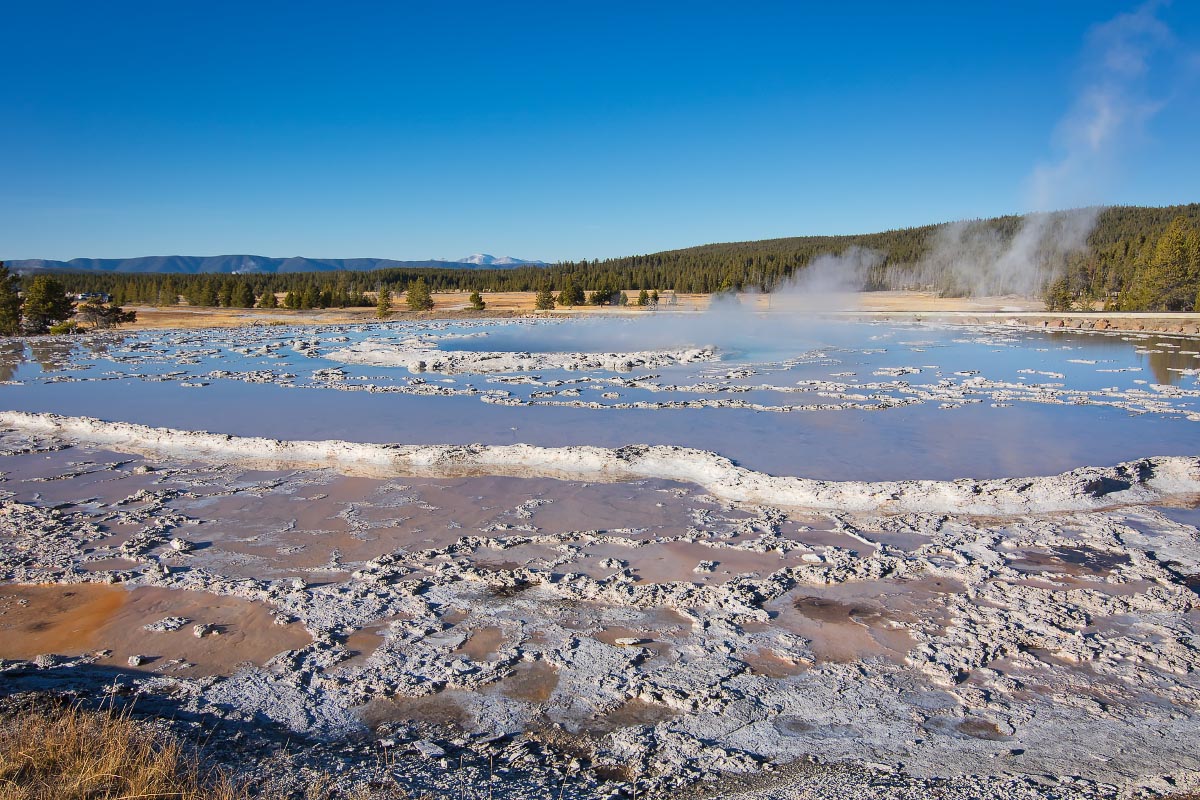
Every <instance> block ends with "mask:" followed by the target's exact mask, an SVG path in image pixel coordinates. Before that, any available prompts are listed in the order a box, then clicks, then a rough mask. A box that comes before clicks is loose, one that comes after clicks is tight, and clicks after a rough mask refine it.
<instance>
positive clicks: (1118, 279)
mask: <svg viewBox="0 0 1200 800" xmlns="http://www.w3.org/2000/svg"><path fill="white" fill-rule="evenodd" d="M1177 218H1179V219H1182V220H1183V221H1182V222H1181V223H1179V225H1180V226H1189V225H1190V226H1191V227H1192V228H1195V227H1196V226H1197V225H1200V204H1192V205H1186V206H1171V207H1164V208H1146V207H1135V206H1114V207H1111V208H1107V209H1105V210H1103V211H1102V212H1101V213H1100V214H1099V216H1098V218H1097V223H1096V226H1095V228H1094V229H1093V230H1092V232H1091V235H1090V237H1089V239H1088V245H1087V247H1086V248H1085V249H1084V250H1082V251H1079V252H1074V253H1069V254H1060V255H1056V257H1055V258H1056V261H1055V263H1051V264H1049V265H1047V287H1046V288H1047V290H1049V288H1050V284H1052V283H1053V280H1052V278H1053V277H1054V276H1056V275H1057V276H1063V277H1064V279H1065V281H1066V283H1065V284H1063V285H1061V286H1058V287H1057V289H1058V291H1057V295H1056V299H1058V300H1060V301H1061V300H1063V299H1064V298H1069V300H1067V302H1068V303H1069V302H1076V303H1081V302H1089V301H1094V300H1104V301H1106V302H1108V303H1110V304H1111V305H1113V306H1119V307H1120V308H1124V309H1127V310H1136V309H1141V308H1146V309H1167V308H1171V309H1175V308H1182V307H1184V306H1187V307H1188V308H1190V307H1191V305H1194V303H1195V292H1194V291H1192V299H1191V304H1189V302H1188V301H1187V300H1186V297H1185V296H1186V295H1187V293H1188V289H1187V287H1188V286H1190V285H1191V284H1190V283H1189V281H1190V280H1191V278H1190V277H1189V275H1191V274H1192V273H1191V272H1189V270H1190V269H1191V267H1183V266H1179V264H1185V263H1189V262H1187V258H1190V256H1188V255H1186V254H1187V253H1188V252H1190V251H1189V250H1188V247H1191V245H1189V244H1187V243H1186V242H1183V243H1180V240H1179V237H1180V235H1181V234H1178V233H1177V234H1172V236H1173V237H1174V239H1175V240H1176V241H1175V243H1174V244H1172V243H1168V244H1166V245H1164V246H1163V249H1162V253H1157V252H1155V251H1156V250H1157V249H1158V243H1159V240H1160V238H1161V237H1163V235H1164V234H1165V233H1166V232H1167V229H1168V226H1171V225H1172V224H1173V221H1174V220H1176V219H1177ZM1021 223H1022V218H1021V217H1019V216H1007V217H998V218H995V219H989V220H979V221H976V222H974V223H973V225H977V226H981V227H982V228H983V229H985V230H989V231H992V232H994V233H995V234H996V235H997V236H998V237H1001V238H1005V237H1007V238H1011V237H1012V236H1014V235H1015V234H1016V232H1017V230H1018V229H1019V228H1020V226H1021ZM945 227H946V226H945V225H944V224H942V225H926V226H922V227H916V228H903V229H898V230H892V231H885V232H883V233H873V234H863V235H854V236H802V237H792V238H785V239H768V240H762V241H753V242H733V243H728V244H709V245H702V246H699V247H690V248H686V249H682V250H669V251H665V252H661V253H653V254H649V255H638V256H629V257H626V258H615V259H607V260H604V261H575V262H564V263H560V264H556V265H554V266H552V267H547V268H542V267H521V268H518V269H507V270H472V269H416V268H413V269H381V270H374V271H372V272H351V271H344V272H304V273H276V274H252V275H213V274H200V275H179V274H171V275H163V274H121V273H62V274H60V275H59V276H58V277H59V279H60V280H61V281H62V282H63V283H64V284H65V285H66V287H67V288H68V290H70V291H72V292H105V293H108V294H111V295H112V296H113V301H114V303H116V304H118V305H120V304H131V303H139V304H149V305H173V304H174V303H177V302H179V299H180V298H186V300H187V302H189V303H190V304H192V305H199V306H217V305H228V306H231V307H249V306H250V305H253V303H252V302H251V300H250V298H251V297H254V298H258V305H259V306H260V307H264V308H266V307H270V306H268V305H264V304H263V303H264V300H265V295H267V294H271V295H280V296H283V297H284V302H283V305H284V306H286V307H288V308H328V307H339V308H343V307H353V306H372V305H375V304H376V303H377V293H378V292H379V291H380V290H381V289H383V288H387V289H388V291H389V292H390V293H391V294H392V295H393V296H397V295H399V294H401V293H405V294H406V297H408V296H410V295H409V293H410V292H411V290H412V289H413V287H414V286H416V285H417V284H418V283H420V284H421V287H420V288H418V289H417V293H416V295H415V297H416V299H418V300H420V302H419V303H418V304H417V306H416V307H414V306H413V305H412V303H411V302H409V307H410V308H413V309H414V310H422V309H425V308H429V307H431V303H432V299H431V298H427V293H436V292H445V291H470V292H510V291H511V292H536V291H539V290H541V289H543V288H548V289H549V290H550V291H552V292H557V296H556V297H555V298H554V301H555V302H556V304H557V305H559V306H566V307H572V306H577V305H582V304H583V303H585V302H592V303H597V304H600V305H609V304H620V303H621V299H622V298H623V297H624V294H623V292H624V291H625V290H633V291H634V292H638V293H639V295H638V297H639V298H640V292H641V290H646V291H647V292H652V291H658V292H670V293H671V295H672V296H673V295H674V294H675V293H714V292H718V291H722V290H731V291H743V290H756V291H764V292H769V291H771V290H773V289H775V288H777V287H778V286H780V285H781V284H783V283H785V282H787V281H789V280H791V279H792V278H793V277H796V276H798V275H799V274H800V273H802V272H803V270H804V269H805V267H807V266H808V264H809V263H810V262H812V261H813V259H815V258H817V257H818V256H821V255H826V254H840V253H844V252H845V251H847V250H848V249H850V248H852V247H859V248H867V249H870V250H875V251H878V252H880V253H882V254H883V258H882V259H881V260H880V262H879V263H878V264H876V265H874V266H872V267H871V269H870V270H869V271H868V272H867V274H866V276H865V288H866V289H868V290H877V289H887V288H898V287H909V286H910V281H911V276H912V275H913V274H914V272H913V270H912V268H913V266H914V265H916V264H920V263H922V260H923V259H924V258H925V257H926V256H927V255H928V254H929V253H930V250H931V248H932V247H933V244H934V241H935V237H936V236H937V235H938V234H939V232H940V231H942V230H943V229H944V228H945ZM1184 239H1186V236H1184ZM1171 248H1175V250H1176V251H1178V252H1176V255H1171V254H1170V252H1168V251H1171ZM1180 248H1182V249H1180ZM1179 253H1183V255H1179ZM1181 258H1182V259H1183V260H1182V261H1180V259H1181ZM1168 263H1169V264H1174V265H1175V266H1164V265H1167V264H1168ZM922 280H923V281H924V283H923V286H924V287H925V288H934V289H945V287H946V286H948V285H949V284H951V283H952V279H951V276H948V275H947V276H939V275H936V274H934V275H924V276H923V277H922ZM1160 284H1161V285H1160ZM1166 284H1170V285H1172V286H1175V287H1176V288H1174V289H1172V290H1171V291H1173V292H1175V293H1176V294H1177V295H1178V296H1177V297H1170V298H1165V297H1162V296H1161V295H1163V294H1164V292H1166V290H1165V289H1164V288H1163V285H1166ZM1176 284H1178V286H1176ZM1146 286H1149V287H1150V289H1148V290H1147V289H1146V288H1145V287H1146ZM1155 287H1157V288H1155ZM268 302H272V301H268Z"/></svg>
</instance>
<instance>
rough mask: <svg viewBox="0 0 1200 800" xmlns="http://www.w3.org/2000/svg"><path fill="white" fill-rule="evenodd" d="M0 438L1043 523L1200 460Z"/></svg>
mask: <svg viewBox="0 0 1200 800" xmlns="http://www.w3.org/2000/svg"><path fill="white" fill-rule="evenodd" d="M0 426H3V427H5V428H9V429H13V430H18V431H22V432H26V433H32V434H41V435H50V436H54V437H57V438H62V439H68V440H73V441H79V442H85V443H89V444H93V445H103V446H106V447H113V448H116V449H123V450H125V451H128V452H136V453H141V454H154V453H162V454H166V455H174V456H180V455H184V456H190V457H195V458H201V459H203V458H211V459H218V460H225V461H236V462H246V463H261V464H269V465H272V466H293V467H299V466H303V467H328V468H333V469H336V470H339V471H342V472H346V473H347V474H359V475H376V476H386V475H433V476H445V477H453V476H460V475H508V476H518V477H549V478H564V479H576V480H592V481H616V480H629V479H638V478H658V479H664V480H674V481H683V482H688V483H695V484H699V485H700V486H703V487H704V488H705V489H706V490H707V491H708V492H710V493H711V494H712V495H714V496H716V497H719V498H721V499H724V500H728V501H733V502H744V503H760V504H770V505H776V506H787V507H793V508H812V509H836V510H845V511H882V512H889V513H891V512H894V513H902V512H922V513H936V512H948V513H949V512H953V513H959V514H1027V513H1047V512H1056V511H1083V510H1091V509H1098V508H1105V507H1112V506H1117V505H1122V504H1138V503H1150V502H1155V501H1159V500H1162V499H1164V498H1168V497H1171V496H1177V495H1188V494H1195V493H1200V458H1197V457H1180V456H1175V457H1148V458H1143V459H1140V460H1137V461H1129V462H1125V463H1122V464H1118V465H1115V466H1109V467H1081V468H1079V469H1075V470H1071V471H1070V472H1065V473H1062V474H1059V475H1052V476H1046V477H1030V478H1007V479H993V480H971V479H963V480H955V481H930V480H901V481H878V482H867V481H822V480H813V479H807V478H802V477H786V476H771V475H766V474H763V473H761V472H754V471H752V470H749V469H745V468H743V467H739V466H737V465H736V464H734V463H733V462H731V461H730V460H728V459H726V458H723V457H722V456H720V455H717V454H715V453H711V452H707V451H703V450H695V449H690V448H684V447H672V446H644V445H634V446H628V447H622V448H617V449H609V448H602V447H592V446H571V447H535V446H532V445H526V444H515V445H495V446H485V445H402V444H391V445H381V444H369V443H357V442H345V441H337V440H330V441H280V440H276V439H267V438H259V437H238V436H231V435H224V434H217V433H208V432H203V431H184V430H175V429H172V428H152V427H147V426H143V425H135V424H130V423H123V422H109V421H104V420H99V419H94V418H90V417H66V416H59V415H56V414H36V413H26V412H16V411H7V412H0Z"/></svg>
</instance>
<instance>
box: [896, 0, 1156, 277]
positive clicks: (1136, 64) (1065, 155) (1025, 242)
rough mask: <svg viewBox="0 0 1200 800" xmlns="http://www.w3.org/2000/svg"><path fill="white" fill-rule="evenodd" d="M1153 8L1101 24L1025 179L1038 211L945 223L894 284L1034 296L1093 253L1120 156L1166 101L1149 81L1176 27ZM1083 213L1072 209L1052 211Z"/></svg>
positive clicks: (1093, 32) (1144, 7)
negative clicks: (1049, 147)
mask: <svg viewBox="0 0 1200 800" xmlns="http://www.w3.org/2000/svg"><path fill="white" fill-rule="evenodd" d="M1159 7H1160V4H1159V3H1157V2H1148V3H1146V4H1144V5H1142V6H1140V7H1139V8H1138V9H1137V10H1136V11H1133V12H1130V13H1126V14H1119V15H1117V16H1116V17H1114V18H1113V19H1111V20H1109V21H1107V22H1104V23H1102V24H1100V25H1097V26H1095V27H1094V28H1092V30H1091V31H1090V32H1089V34H1088V36H1087V43H1086V46H1085V48H1084V52H1083V55H1082V58H1081V69H1080V73H1081V75H1082V77H1083V81H1082V87H1081V89H1080V90H1079V92H1078V94H1077V96H1076V98H1075V100H1074V102H1073V103H1072V104H1071V107H1070V108H1069V109H1068V111H1067V113H1066V114H1065V115H1064V116H1063V117H1062V119H1061V120H1060V121H1059V123H1058V125H1057V126H1056V129H1055V133H1054V137H1053V144H1054V147H1055V151H1056V154H1055V156H1054V157H1053V158H1052V159H1050V160H1047V161H1045V162H1042V163H1040V164H1038V165H1037V166H1036V167H1035V168H1034V170H1033V172H1032V173H1031V175H1030V176H1029V179H1028V182H1027V183H1028V202H1029V205H1030V207H1031V208H1033V210H1034V213H1031V214H1028V215H1026V216H1025V217H1023V218H1022V219H1021V221H1020V223H1019V224H1018V226H1017V228H1016V230H1015V231H1014V230H1011V229H1007V228H1005V227H1002V226H1001V227H998V226H995V225H988V224H985V223H982V222H958V223H953V224H950V225H946V226H944V227H943V228H942V229H941V230H940V231H939V232H938V233H937V235H936V236H935V237H934V239H933V242H932V243H931V247H930V252H929V253H928V255H927V256H926V257H925V258H924V259H923V260H922V261H921V262H920V263H919V264H917V265H915V266H914V267H913V268H912V269H911V270H910V271H909V272H908V274H907V276H906V278H907V280H900V281H897V280H895V279H893V281H892V282H893V285H897V284H904V285H907V286H912V285H920V286H935V287H937V288H939V289H941V290H942V291H944V292H947V293H951V294H963V295H1005V294H1020V295H1035V294H1038V293H1039V292H1040V291H1041V290H1042V289H1043V288H1044V287H1045V285H1046V284H1047V283H1049V282H1051V281H1053V280H1054V279H1055V278H1056V277H1057V276H1058V275H1060V274H1061V273H1062V271H1063V269H1064V268H1065V266H1066V262H1067V260H1068V259H1069V258H1070V256H1071V255H1072V254H1074V253H1078V252H1081V251H1083V250H1084V249H1085V248H1086V247H1087V242H1088V237H1089V236H1090V235H1091V232H1092V229H1093V228H1094V227H1095V224H1096V219H1097V218H1098V217H1099V214H1100V212H1101V211H1102V210H1103V207H1102V206H1103V204H1104V202H1105V201H1106V199H1107V195H1108V186H1109V184H1110V183H1111V182H1112V181H1113V180H1114V179H1115V174H1116V172H1117V167H1118V164H1119V162H1120V158H1121V155H1122V154H1123V153H1124V152H1125V151H1126V150H1127V149H1128V147H1129V146H1130V145H1131V144H1132V143H1133V142H1135V141H1136V140H1138V139H1140V138H1141V137H1142V135H1143V132H1144V130H1145V127H1146V124H1147V123H1148V121H1149V120H1150V119H1151V118H1152V117H1153V116H1154V115H1155V114H1157V113H1158V112H1159V111H1160V110H1161V109H1162V108H1163V107H1164V106H1165V105H1166V101H1165V100H1164V99H1161V98H1154V97H1152V92H1151V90H1150V88H1149V87H1150V86H1151V85H1152V82H1151V81H1152V78H1155V79H1156V81H1155V82H1156V84H1157V85H1165V84H1167V83H1169V82H1170V81H1166V80H1157V79H1158V77H1159V73H1160V72H1165V71H1166V66H1167V65H1165V64H1164V63H1163V56H1164V55H1167V54H1169V53H1170V52H1171V51H1172V50H1174V41H1175V40H1174V37H1173V36H1172V34H1171V31H1170V29H1169V28H1168V27H1167V26H1166V25H1165V24H1164V23H1163V22H1162V21H1161V20H1160V19H1158V17H1157V11H1158V9H1159ZM1070 206H1084V207H1082V208H1076V209H1074V210H1071V211H1059V212H1051V209H1054V208H1063V207H1070Z"/></svg>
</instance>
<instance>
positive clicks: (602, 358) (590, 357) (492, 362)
mask: <svg viewBox="0 0 1200 800" xmlns="http://www.w3.org/2000/svg"><path fill="white" fill-rule="evenodd" d="M325 357H326V358H328V359H329V360H331V361H340V362H341V363H343V364H358V365H363V366H374V367H404V368H406V369H408V371H409V372H437V373H441V374H446V375H453V374H460V373H468V374H472V375H480V374H488V373H503V372H530V371H540V370H547V369H565V370H581V371H597V370H600V371H606V372H630V371H631V370H635V369H645V368H657V367H666V366H672V365H675V364H692V363H696V362H700V361H714V360H717V359H718V357H719V356H718V355H717V352H716V351H715V350H714V349H713V348H711V347H693V348H685V349H682V350H645V351H638V352H632V353H530V352H508V351H495V352H479V351H471V350H440V349H438V348H437V346H436V345H435V344H431V343H428V342H421V343H409V344H399V345H390V344H383V343H380V342H377V341H372V340H368V341H365V342H360V343H358V344H355V345H351V346H349V347H343V348H340V349H337V350H333V351H331V352H329V353H327V354H326V355H325Z"/></svg>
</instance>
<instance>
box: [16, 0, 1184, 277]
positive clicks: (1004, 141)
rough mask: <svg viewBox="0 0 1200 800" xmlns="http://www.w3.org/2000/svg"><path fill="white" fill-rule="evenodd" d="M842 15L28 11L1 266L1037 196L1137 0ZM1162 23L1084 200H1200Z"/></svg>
mask: <svg viewBox="0 0 1200 800" xmlns="http://www.w3.org/2000/svg"><path fill="white" fill-rule="evenodd" d="M835 5H839V4H833V3H822V4H819V5H818V4H807V3H799V2H786V3H778V4H775V3H746V4H735V3H730V2H714V3H708V2H695V1H694V0H692V1H690V2H681V3H645V2H638V3H624V2H605V3H595V2H588V3H585V2H573V1H572V0H568V1H567V2H563V1H562V0H559V1H558V2H546V3H499V2H488V3H478V4H476V3H467V2H457V3H420V4H417V3H400V2H378V3H358V2H341V3H336V4H335V3H329V2H319V3H318V2H306V1H305V0H287V2H237V3H233V2H204V3H181V2H174V0H153V1H152V2H121V0H114V2H111V3H98V2H77V3H62V2H54V0H41V2H36V3H32V2H16V0H11V1H10V2H7V3H4V5H3V9H4V11H3V15H2V17H0V18H2V19H3V26H4V31H5V33H4V37H3V38H4V44H3V50H2V51H0V52H2V54H3V61H2V66H0V74H2V76H3V77H2V78H0V257H3V258H56V259H67V258H72V257H77V256H83V257H128V256H138V255H152V254H153V255H162V254H189V255H212V254H221V253H255V254H262V255H270V256H291V255H305V256H314V257H355V256H378V257H391V258H408V259H418V258H432V257H445V258H460V257H462V256H465V255H467V254H469V253H472V252H477V251H486V252H490V253H493V254H496V255H514V256H519V257H524V258H541V259H545V260H559V259H568V258H603V257H607V256H619V255H628V254H631V253H640V252H652V251H655V250H661V249H668V248H673V247H684V246H689V245H694V244H701V243H705V242H713V241H732V240H740V239H757V238H764V237H775V236H789V235H800V234H811V233H854V232H867V231H874V230H882V229H886V228H892V227H898V226H908V225H917V224H923V223H927V222H933V221H943V220H950V219H961V218H968V217H977V216H991V215H996V214H1002V213H1010V212H1015V211H1021V210H1025V209H1028V208H1030V207H1032V206H1033V205H1034V204H1035V201H1033V200H1031V199H1030V197H1031V196H1030V187H1029V183H1030V176H1031V174H1032V173H1033V171H1034V170H1035V168H1036V167H1037V165H1038V164H1046V163H1051V164H1053V163H1054V162H1055V160H1056V159H1061V158H1063V157H1064V156H1063V151H1064V148H1067V149H1069V145H1065V144H1064V143H1063V136H1062V132H1061V130H1062V121H1063V120H1064V117H1069V115H1070V113H1071V109H1072V108H1073V107H1074V105H1075V104H1076V103H1077V101H1078V98H1079V97H1080V96H1081V93H1086V91H1087V87H1088V86H1089V81H1091V80H1093V78H1094V75H1093V72H1091V71H1089V70H1092V69H1093V67H1094V64H1092V65H1091V66H1089V60H1088V59H1089V58H1090V56H1089V55H1088V52H1089V51H1088V48H1089V47H1090V46H1092V45H1089V30H1094V26H1096V25H1097V24H1100V23H1103V22H1104V21H1105V20H1108V19H1111V18H1113V17H1115V16H1116V15H1118V14H1121V13H1122V12H1129V11H1132V10H1133V9H1135V8H1136V6H1135V5H1133V4H1130V3H1116V2H1108V1H1107V0H1079V1H1075V0H1064V1H1063V2H1052V3H1046V2H995V3H987V4H983V3H962V2H953V3H942V4H938V3H914V4H911V5H914V6H918V7H919V8H918V9H917V10H912V9H902V8H900V6H901V5H906V4H900V3H895V2H885V3H877V4H862V3H853V4H840V5H844V6H846V8H845V9H842V8H834V7H833V6H835ZM1152 13H1153V16H1154V17H1156V18H1157V19H1158V20H1159V21H1160V22H1161V24H1162V25H1164V26H1166V27H1169V29H1170V31H1171V34H1170V37H1169V40H1163V41H1159V42H1158V43H1157V45H1156V46H1157V47H1158V48H1159V51H1161V52H1159V53H1158V55H1155V56H1154V63H1153V67H1154V71H1153V72H1151V73H1149V74H1148V75H1147V76H1144V77H1143V79H1141V80H1140V81H1137V82H1135V83H1137V86H1136V87H1135V89H1134V90H1133V91H1135V92H1140V93H1142V94H1144V95H1145V99H1146V102H1147V106H1146V107H1147V108H1149V109H1151V110H1152V111H1148V112H1147V113H1146V114H1145V115H1144V118H1143V119H1142V121H1141V122H1140V123H1139V124H1137V125H1133V126H1131V129H1130V130H1128V131H1126V132H1125V133H1124V134H1122V137H1121V140H1120V142H1119V146H1116V147H1114V148H1112V149H1111V152H1108V153H1106V154H1105V155H1104V157H1103V165H1102V168H1094V165H1092V166H1087V165H1085V168H1084V169H1083V170H1082V171H1083V172H1086V173H1089V180H1087V181H1084V182H1083V183H1082V184H1080V185H1074V186H1071V187H1067V188H1066V189H1065V190H1064V191H1062V192H1059V193H1056V195H1055V197H1061V198H1062V202H1063V203H1064V204H1065V203H1070V204H1082V203H1096V202H1104V203H1130V204H1154V205H1161V204H1169V203H1179V202H1189V201H1198V200H1200V148H1198V146H1197V142H1198V141H1200V101H1198V100H1197V94H1196V92H1195V85H1196V82H1195V81H1194V80H1191V77H1190V74H1191V73H1194V72H1196V71H1200V70H1197V68H1198V67H1200V61H1198V60H1197V59H1196V57H1195V56H1194V55H1193V53H1194V52H1195V48H1196V46H1197V42H1198V41H1200V3H1196V2H1191V1H1190V0H1189V1H1188V2H1185V1H1184V0H1177V2H1175V3H1174V4H1171V5H1163V6H1161V7H1155V8H1154V9H1153V12H1152ZM1056 130H1058V131H1059V133H1057V134H1056ZM1098 173H1103V174H1102V176H1101V177H1102V179H1100V178H1099V177H1097V174H1098ZM1092 179H1094V180H1092ZM1071 180H1072V181H1074V182H1075V183H1079V181H1078V180H1076V179H1071Z"/></svg>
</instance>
